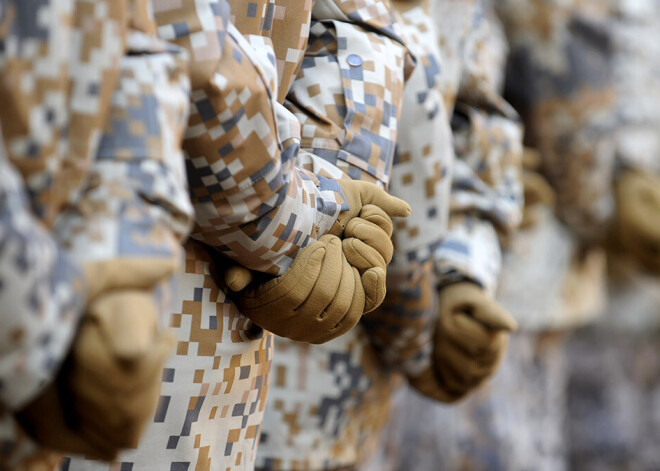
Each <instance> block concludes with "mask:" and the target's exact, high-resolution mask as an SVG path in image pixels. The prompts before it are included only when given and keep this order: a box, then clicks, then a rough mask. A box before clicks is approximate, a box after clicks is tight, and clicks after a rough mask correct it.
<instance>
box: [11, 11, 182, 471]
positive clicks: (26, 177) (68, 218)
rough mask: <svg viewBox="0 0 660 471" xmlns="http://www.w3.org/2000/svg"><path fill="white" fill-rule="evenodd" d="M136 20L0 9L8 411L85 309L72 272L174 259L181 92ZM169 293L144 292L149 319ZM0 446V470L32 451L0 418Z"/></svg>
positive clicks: (46, 372) (59, 353) (42, 379)
mask: <svg viewBox="0 0 660 471" xmlns="http://www.w3.org/2000/svg"><path fill="white" fill-rule="evenodd" d="M144 7H145V4H144V3H141V2H134V3H130V4H129V3H128V2H126V1H120V2H118V1H102V0H97V1H93V0H73V1H60V2H51V1H42V0H35V1H31V2H17V1H9V0H7V1H3V2H1V3H0V22H1V24H2V27H1V28H0V75H1V76H2V80H1V81H0V96H1V97H2V98H1V99H2V102H3V104H4V106H3V108H2V110H0V122H1V124H2V132H3V136H4V146H3V149H6V153H7V159H5V158H4V156H3V164H2V165H3V171H2V172H1V177H2V182H3V183H2V187H3V190H2V193H3V198H2V203H1V206H2V212H3V218H2V223H1V228H2V229H1V231H2V244H0V247H1V249H0V253H1V255H0V258H1V259H2V264H1V268H0V271H1V272H2V275H1V280H0V281H1V283H0V296H1V297H2V305H3V306H13V307H14V308H15V309H14V310H6V311H3V312H5V314H3V316H5V317H6V319H4V320H3V322H2V331H3V333H2V336H3V337H2V362H1V363H2V367H1V371H2V372H1V373H0V376H1V381H0V383H1V384H2V386H0V391H2V395H3V397H2V404H1V406H2V408H7V409H8V410H10V411H11V410H15V409H16V408H19V407H20V406H22V405H23V404H25V403H26V402H27V401H28V400H29V399H31V398H32V397H34V396H35V395H36V394H37V393H38V392H39V390H40V388H41V387H42V386H43V385H44V384H45V383H46V382H47V381H48V380H49V379H51V378H52V376H53V374H54V373H55V372H56V370H57V367H58V365H59V363H60V361H61V360H62V359H63V357H64V356H65V355H66V352H67V350H68V345H69V342H70V340H71V337H72V334H73V332H74V331H75V327H76V324H77V319H78V317H79V315H80V313H81V312H80V311H81V310H82V308H83V304H84V300H85V283H84V281H83V280H82V277H81V272H80V270H79V268H78V267H79V264H81V263H86V262H92V261H101V260H102V261H104V262H108V263H109V265H108V266H109V267H110V269H112V261H113V260H119V259H122V258H138V259H140V260H142V261H143V262H144V263H149V260H150V259H152V260H153V259H157V258H161V259H162V258H166V259H177V258H178V257H180V256H181V255H182V253H181V248H180V240H181V239H182V238H183V237H184V236H185V235H186V233H187V231H188V228H189V225H190V222H191V213H192V207H191V205H190V202H189V198H188V196H187V192H186V189H185V177H184V173H183V172H184V167H183V164H182V152H181V146H180V136H181V133H182V130H183V127H182V125H183V124H184V123H185V116H186V115H187V100H186V95H187V92H188V90H189V85H188V78H187V75H185V74H183V73H182V70H183V63H182V55H181V51H180V50H177V49H172V48H170V47H169V46H166V45H164V44H162V43H155V42H153V41H151V40H150V39H149V38H147V37H145V36H144V35H143V33H142V32H141V30H142V27H143V25H142V24H140V18H141V16H142V15H141V13H142V12H143V11H144ZM129 17H130V18H132V20H130V21H129V20H128V18H129ZM129 27H130V34H127V33H128V31H129ZM129 50H130V53H131V55H130V56H126V53H127V51H129ZM147 53H148V54H147ZM118 87H119V88H120V89H121V90H124V93H123V94H122V93H121V92H120V91H118V90H117V88H118ZM12 167H13V168H14V169H15V170H16V171H14V170H13V169H12ZM170 289H171V283H170V281H168V282H165V283H163V285H162V286H159V287H157V289H156V290H155V291H154V294H155V296H156V300H157V302H159V303H160V305H161V306H165V305H166V304H167V302H168V300H169V299H170V298H171V292H170ZM166 312H168V310H167V309H166V308H165V307H163V313H166ZM0 434H1V436H2V438H1V439H2V449H1V452H0V453H1V455H0V466H2V467H4V466H9V465H12V464H16V463H17V462H18V461H20V459H21V458H22V455H24V454H25V453H24V452H25V451H27V450H28V449H29V448H31V447H32V446H33V445H30V444H29V443H28V441H27V440H25V439H24V438H21V440H20V443H17V440H16V438H17V437H20V436H21V433H20V430H18V429H17V428H16V426H15V425H14V424H12V423H11V415H10V414H9V413H7V412H3V414H2V420H1V423H0ZM23 445H25V448H24V449H20V447H21V446H23Z"/></svg>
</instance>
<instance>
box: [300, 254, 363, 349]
mask: <svg viewBox="0 0 660 471" xmlns="http://www.w3.org/2000/svg"><path fill="white" fill-rule="evenodd" d="M351 271H352V272H353V280H354V282H355V284H354V290H353V299H352V302H351V305H350V308H349V310H348V311H347V312H346V314H345V315H344V317H342V318H341V320H340V321H339V322H338V323H337V324H336V325H335V327H334V328H333V329H332V330H330V331H329V332H328V333H327V335H325V336H324V337H320V338H318V339H315V341H314V342H313V343H325V342H328V341H329V340H332V339H334V338H337V337H340V336H342V335H344V334H345V333H346V332H348V331H349V330H351V329H352V328H353V327H355V325H356V324H357V323H358V322H360V319H361V318H362V314H363V313H364V304H365V299H366V297H365V294H364V289H363V287H362V280H361V279H360V274H359V273H358V271H357V269H356V268H354V267H351Z"/></svg>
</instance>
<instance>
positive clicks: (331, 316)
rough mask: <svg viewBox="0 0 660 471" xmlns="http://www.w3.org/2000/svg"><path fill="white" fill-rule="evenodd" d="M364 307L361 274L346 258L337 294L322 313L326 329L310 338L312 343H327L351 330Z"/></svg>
mask: <svg viewBox="0 0 660 471" xmlns="http://www.w3.org/2000/svg"><path fill="white" fill-rule="evenodd" d="M363 309H364V291H363V290H362V282H361V280H360V275H359V274H358V272H357V270H356V269H355V268H354V267H352V266H351V265H350V264H349V263H348V261H346V260H344V263H343V270H342V278H341V283H340V285H339V288H338V290H337V295H336V296H335V298H334V299H333V300H332V302H331V303H330V305H329V306H328V307H327V309H326V310H325V312H323V313H322V315H321V319H322V322H323V325H324V329H323V330H322V332H321V333H320V335H318V336H316V337H314V338H312V339H310V343H314V344H319V343H325V342H327V341H329V340H332V339H333V338H336V337H338V336H340V335H342V334H343V333H345V332H346V331H348V330H350V329H351V328H352V327H353V326H354V325H355V324H356V323H357V322H358V320H359V319H360V317H362V311H363ZM345 320H348V322H344V321H345Z"/></svg>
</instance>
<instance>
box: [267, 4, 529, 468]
mask: <svg viewBox="0 0 660 471" xmlns="http://www.w3.org/2000/svg"><path fill="white" fill-rule="evenodd" d="M346 3H348V4H352V2H346ZM378 3H380V2H378ZM448 3H449V2H448ZM461 3H462V4H461V5H458V6H456V2H451V4H452V5H455V6H456V11H455V12H454V13H455V16H454V18H453V19H448V20H447V21H449V22H452V21H454V20H458V21H459V24H462V25H463V27H464V30H463V32H464V33H465V34H464V36H463V37H462V38H455V37H452V36H450V35H448V38H447V39H448V40H449V41H451V42H452V44H453V45H455V47H456V48H462V47H463V45H462V44H463V42H464V41H466V40H468V41H467V42H468V43H469V46H467V47H466V49H467V50H466V51H463V50H460V51H459V50H456V51H455V53H456V56H457V57H456V58H453V59H452V60H451V61H448V62H447V63H446V64H445V62H443V60H444V58H443V57H442V56H441V54H439V52H438V48H437V37H436V35H435V28H434V25H433V22H432V21H431V18H430V16H429V13H428V8H429V5H428V4H424V3H423V2H422V3H421V4H412V3H411V4H409V3H404V2H401V3H398V2H397V3H395V6H396V7H397V8H400V9H401V10H402V12H403V13H402V15H401V17H399V15H398V14H395V15H394V16H396V17H397V18H396V21H395V22H393V23H392V26H391V27H388V28H387V29H383V28H381V29H380V30H379V31H383V34H385V33H387V32H388V31H396V33H397V34H398V35H399V37H401V38H402V40H403V41H404V42H405V44H406V45H407V47H408V49H409V50H410V51H411V52H412V54H413V55H414V56H415V57H416V60H417V63H416V67H415V69H414V70H413V72H412V75H411V76H410V77H409V79H408V81H407V83H406V87H405V90H404V94H403V105H402V106H403V108H402V109H401V111H400V113H401V115H400V120H399V126H398V131H399V132H398V137H397V139H396V151H395V152H394V149H392V150H391V152H393V153H394V157H393V167H392V170H391V173H390V172H389V171H387V172H386V173H385V174H379V173H377V172H376V171H375V169H368V168H367V169H366V172H365V171H364V169H362V171H360V169H355V168H352V167H348V169H347V173H348V175H349V176H350V177H351V178H362V179H369V180H376V181H378V182H379V183H380V184H382V185H387V184H388V183H389V191H390V193H392V194H394V195H396V196H398V197H401V198H403V199H405V200H406V201H408V202H410V204H411V206H412V208H413V213H412V215H411V216H410V217H409V218H407V219H406V220H397V221H395V236H394V239H395V256H394V260H393V261H392V263H391V264H390V266H389V267H388V295H387V297H386V300H385V302H384V304H383V306H382V307H381V309H380V310H377V311H375V312H373V313H370V314H368V315H367V316H365V318H364V319H363V320H362V322H361V324H359V325H358V326H357V327H356V328H354V329H353V330H352V331H350V332H349V333H347V334H346V335H344V336H342V337H340V338H338V339H335V340H333V341H331V342H328V343H326V344H324V345H318V346H310V345H305V344H300V343H296V342H292V341H288V340H285V339H280V338H277V339H276V342H275V353H276V355H275V357H274V360H273V366H274V376H273V378H272V381H273V382H272V383H271V390H270V394H271V397H270V399H269V403H268V406H267V408H266V414H265V417H264V426H263V433H262V443H261V445H260V448H259V452H258V458H257V468H258V469H264V470H276V469H278V470H279V469H281V470H294V469H295V470H303V469H310V470H312V469H313V470H320V469H354V468H355V467H356V466H357V465H358V464H359V463H360V462H362V461H364V460H366V459H368V458H369V456H370V455H371V454H372V452H373V451H374V449H375V447H376V445H377V441H378V436H379V433H380V430H381V429H382V426H383V425H384V422H385V421H386V420H387V415H388V411H389V403H390V398H391V395H392V393H393V391H394V389H395V387H396V385H397V384H398V383H399V382H400V376H399V375H398V373H400V374H403V375H405V376H407V377H408V379H409V380H410V381H412V382H413V383H415V384H419V383H420V381H419V377H420V376H422V375H423V373H424V372H425V371H428V370H429V369H430V368H431V367H432V365H431V353H432V344H431V338H432V335H433V330H434V328H435V322H436V318H437V314H436V306H435V303H436V300H437V293H436V285H437V284H438V283H443V282H445V280H449V279H452V278H453V277H454V276H455V274H456V273H461V274H462V276H465V277H468V278H470V279H474V280H475V281H477V282H479V283H480V284H482V285H483V286H484V287H485V289H486V290H487V291H488V292H489V293H492V292H493V289H494V284H495V283H494V282H495V279H496V277H497V274H498V272H499V260H500V245H499V244H500V243H499V239H498V236H500V235H503V234H505V233H507V232H509V231H510V230H511V229H512V228H513V227H515V226H516V225H517V223H518V220H519V217H520V211H519V210H520V203H521V186H520V182H519V176H520V175H519V170H520V169H519V166H520V150H521V132H520V128H519V126H518V123H517V122H516V115H515V113H513V111H512V109H511V108H510V107H508V105H506V103H504V102H503V100H502V99H501V97H499V96H498V95H497V94H496V93H495V92H494V88H492V86H491V83H490V77H489V76H485V75H484V74H483V70H481V69H480V68H479V66H478V61H476V58H477V57H478V56H479V52H478V51H479V50H480V49H481V45H480V43H479V42H478V41H477V40H476V38H474V37H473V36H472V34H473V33H474V31H475V28H474V27H473V26H474V23H473V22H475V21H476V23H477V24H478V23H479V18H480V15H479V12H478V9H477V6H476V4H474V3H471V4H470V5H469V6H466V5H463V4H464V3H466V2H461ZM380 4H381V5H387V4H386V3H384V2H383V3H380ZM349 17H350V15H349ZM460 20H463V23H460ZM314 28H315V25H313V26H312V31H313V32H314ZM324 29H325V28H324ZM337 31H339V29H337ZM373 36H375V35H373ZM315 44H316V43H315V42H312V41H310V47H309V48H308V51H307V55H308V56H312V57H313V58H314V59H317V49H316V48H315ZM341 44H342V43H341V42H340V43H339V46H340V47H341ZM333 47H336V46H333ZM348 52H350V53H354V52H353V51H351V50H349V51H348ZM358 55H361V54H358ZM349 57H350V56H349ZM361 59H362V61H363V62H362V63H363V64H365V68H366V65H368V62H367V61H366V60H365V58H364V56H361ZM306 60H307V59H306ZM317 60H318V59H317ZM452 61H453V62H452ZM347 62H348V65H349V67H347V68H346V71H345V72H344V76H346V75H349V74H350V75H353V76H355V75H357V74H358V73H359V69H358V67H354V68H353V69H351V68H350V66H351V62H350V61H347ZM359 62H360V61H355V62H354V63H359ZM457 62H458V63H457ZM303 64H305V62H303ZM341 64H342V62H341V60H340V65H341ZM356 69H358V70H356ZM321 80H322V79H316V81H315V82H312V81H311V79H310V78H309V77H308V76H307V71H306V70H304V69H303V70H302V71H301V73H300V74H299V75H298V77H297V79H296V81H295V82H294V84H293V87H292V91H291V93H290V95H289V101H288V102H287V105H288V106H289V107H290V108H292V109H293V110H295V112H296V113H297V114H299V113H300V110H315V109H319V107H318V106H317V105H315V103H314V101H313V100H312V99H313V98H314V96H313V95H312V94H309V93H304V90H305V89H308V87H310V86H313V83H319V82H321ZM322 83H325V82H322ZM459 83H461V84H462V85H463V87H460V92H459ZM303 87H304V88H303ZM365 90H366V87H365ZM457 96H458V98H457ZM326 103H327V104H326V108H329V109H332V107H337V109H338V110H340V111H341V110H342V104H341V103H335V102H334V101H329V102H326ZM304 114H305V116H304V117H303V118H301V122H303V126H304V127H303V136H305V124H307V123H309V126H310V128H309V129H310V133H311V132H312V131H314V133H315V134H314V135H321V133H322V132H323V130H324V123H320V124H315V125H314V126H316V128H313V127H311V126H312V125H313V122H310V120H308V118H307V116H309V115H314V113H313V111H311V112H310V111H306V112H305V113H304ZM452 116H453V117H456V118H457V119H456V121H455V123H454V124H455V127H454V129H453V130H452V129H451V127H450V121H451V118H452ZM366 123H367V124H369V123H370V121H367V122H366ZM363 126H364V125H363ZM366 135H367V134H366V133H365V136H366ZM453 137H455V138H456V144H455V146H454V145H453V142H452V138H453ZM303 139H304V137H303ZM372 139H374V138H373V137H372ZM309 142H310V144H311V145H312V146H313V147H315V146H316V142H318V141H316V140H314V141H309ZM304 145H305V142H303V146H304ZM455 154H456V155H458V157H459V158H458V159H455ZM321 155H323V154H321ZM339 158H341V157H339ZM329 160H330V161H333V156H330V157H329ZM338 160H339V159H338ZM349 163H352V161H351V162H349ZM358 164H360V165H362V164H361V163H360V162H359V161H357V162H356V163H355V166H358ZM343 169H344V168H343ZM386 170H387V169H386ZM345 171H346V170H345ZM452 175H453V178H454V179H453V181H454V184H455V185H454V187H453V190H452V188H451V182H452ZM450 191H451V194H452V196H451V204H452V206H451V209H452V212H451V215H450V212H449V209H450V196H449V195H450ZM425 392H426V393H427V394H431V395H433V393H434V390H433V388H432V387H428V385H427V387H426V388H425Z"/></svg>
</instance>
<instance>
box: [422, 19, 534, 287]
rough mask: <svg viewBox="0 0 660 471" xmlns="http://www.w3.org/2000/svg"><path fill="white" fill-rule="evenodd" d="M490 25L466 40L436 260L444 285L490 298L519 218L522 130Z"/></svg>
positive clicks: (499, 40)
mask: <svg viewBox="0 0 660 471" xmlns="http://www.w3.org/2000/svg"><path fill="white" fill-rule="evenodd" d="M496 26H497V25H496V23H494V19H493V18H492V17H486V16H479V22H478V23H477V25H476V26H475V28H474V31H473V33H472V34H471V35H470V36H469V37H468V43H467V46H466V49H465V57H464V66H463V73H462V77H461V85H460V88H459V94H458V97H457V102H456V107H455V109H454V114H453V118H452V128H453V133H454V147H455V153H456V161H455V163H454V168H453V175H452V189H451V203H450V219H449V232H448V234H447V236H446V237H445V239H444V241H443V243H442V244H441V245H440V247H439V248H438V249H437V250H436V252H435V265H436V271H437V273H438V276H439V281H438V282H439V284H440V285H442V284H444V283H446V282H448V281H449V280H451V279H455V277H456V276H462V277H467V278H468V279H471V280H473V281H475V282H476V283H478V284H479V285H481V286H482V287H483V288H484V289H485V290H486V292H487V293H489V294H490V295H494V293H495V289H496V285H497V278H498V276H499V272H500V269H501V248H500V247H501V243H502V242H504V241H505V240H506V237H507V235H508V234H510V233H511V232H512V231H514V230H515V229H516V228H517V226H518V225H519V224H520V221H521V218H522V203H523V198H522V181H521V179H522V127H521V125H520V122H519V119H518V115H517V114H516V113H515V111H514V110H513V108H512V107H511V106H510V105H509V104H508V103H507V102H505V101H504V99H503V98H502V97H501V96H500V95H499V92H498V88H499V84H500V83H501V76H500V74H501V72H500V71H503V70H504V55H505V51H506V46H505V41H504V37H503V35H502V33H501V30H499V29H498V28H497V27H496Z"/></svg>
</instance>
